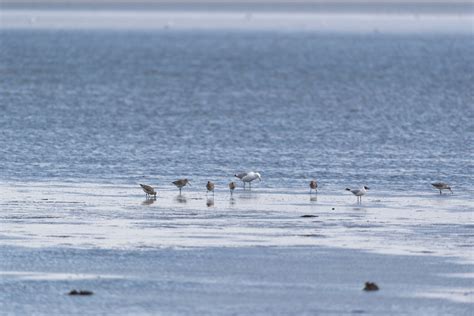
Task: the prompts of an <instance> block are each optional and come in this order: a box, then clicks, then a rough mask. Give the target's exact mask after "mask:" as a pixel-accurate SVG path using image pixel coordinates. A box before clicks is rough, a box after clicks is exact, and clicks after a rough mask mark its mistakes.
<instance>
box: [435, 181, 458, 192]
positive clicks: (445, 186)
mask: <svg viewBox="0 0 474 316" xmlns="http://www.w3.org/2000/svg"><path fill="white" fill-rule="evenodd" d="M431 185H432V186H434V187H435V188H436V189H438V190H439V194H441V190H449V191H451V194H453V191H452V190H451V187H450V186H449V185H448V184H447V183H444V182H435V183H431Z"/></svg>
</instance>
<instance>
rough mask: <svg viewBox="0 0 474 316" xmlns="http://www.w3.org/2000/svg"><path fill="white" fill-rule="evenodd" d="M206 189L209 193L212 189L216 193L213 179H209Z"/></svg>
mask: <svg viewBox="0 0 474 316" xmlns="http://www.w3.org/2000/svg"><path fill="white" fill-rule="evenodd" d="M206 189H207V193H209V191H212V194H214V183H212V182H211V181H207V184H206Z"/></svg>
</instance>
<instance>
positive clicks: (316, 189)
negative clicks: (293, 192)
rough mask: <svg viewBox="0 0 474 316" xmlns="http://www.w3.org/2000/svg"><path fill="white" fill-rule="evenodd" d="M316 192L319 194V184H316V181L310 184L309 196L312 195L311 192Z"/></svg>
mask: <svg viewBox="0 0 474 316" xmlns="http://www.w3.org/2000/svg"><path fill="white" fill-rule="evenodd" d="M313 190H314V191H316V193H318V183H317V182H316V180H312V181H311V182H310V183H309V194H311V191H313Z"/></svg>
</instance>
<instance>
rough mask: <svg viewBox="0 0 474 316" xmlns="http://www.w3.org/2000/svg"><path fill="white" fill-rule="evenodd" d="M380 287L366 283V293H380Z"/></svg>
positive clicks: (372, 283)
mask: <svg viewBox="0 0 474 316" xmlns="http://www.w3.org/2000/svg"><path fill="white" fill-rule="evenodd" d="M378 290H379V287H378V285H377V284H375V283H374V282H365V287H364V291H378Z"/></svg>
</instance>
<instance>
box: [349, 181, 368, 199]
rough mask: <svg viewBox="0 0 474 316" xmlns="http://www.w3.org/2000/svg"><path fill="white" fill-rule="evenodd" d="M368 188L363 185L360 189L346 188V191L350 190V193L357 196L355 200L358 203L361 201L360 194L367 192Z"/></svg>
mask: <svg viewBox="0 0 474 316" xmlns="http://www.w3.org/2000/svg"><path fill="white" fill-rule="evenodd" d="M368 189H369V187H366V186H365V185H364V186H363V187H362V188H360V189H349V188H346V190H347V191H350V192H352V194H354V195H355V196H357V201H358V202H360V203H362V195H365V194H366V193H367V190H368Z"/></svg>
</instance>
